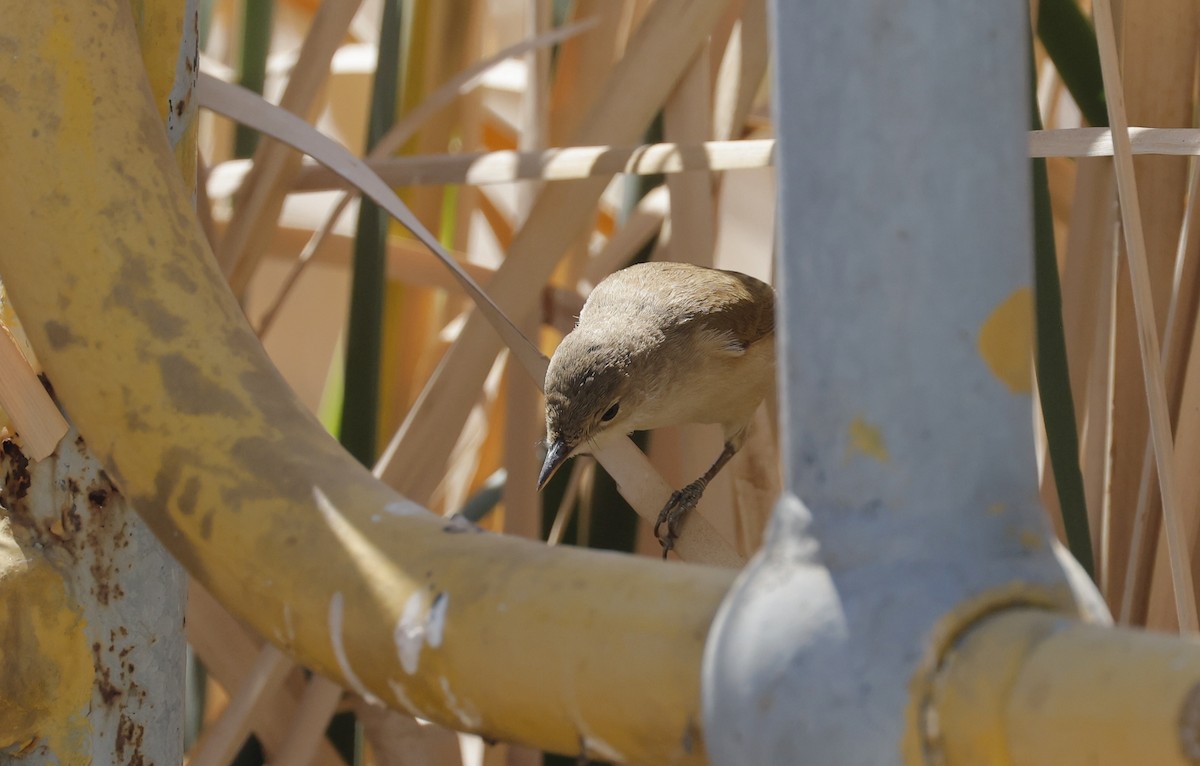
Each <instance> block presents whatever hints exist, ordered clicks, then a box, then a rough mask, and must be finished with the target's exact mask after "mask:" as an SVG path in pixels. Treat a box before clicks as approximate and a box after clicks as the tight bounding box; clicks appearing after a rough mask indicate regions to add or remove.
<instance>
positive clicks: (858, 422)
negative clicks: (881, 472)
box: [845, 415, 892, 463]
mask: <svg viewBox="0 0 1200 766" xmlns="http://www.w3.org/2000/svg"><path fill="white" fill-rule="evenodd" d="M849 436H850V440H849V442H848V443H847V444H846V458H845V459H846V460H849V459H850V458H851V457H853V456H854V455H856V454H858V455H866V456H867V457H869V458H874V459H875V460H878V461H879V462H880V463H887V462H888V461H890V460H891V459H892V456H891V455H890V454H889V453H888V448H887V444H886V443H885V442H884V439H883V431H881V430H879V426H876V425H874V424H873V423H870V422H869V421H867V419H866V418H864V417H862V416H861V415H860V416H858V417H856V418H854V420H852V421H850V427H849Z"/></svg>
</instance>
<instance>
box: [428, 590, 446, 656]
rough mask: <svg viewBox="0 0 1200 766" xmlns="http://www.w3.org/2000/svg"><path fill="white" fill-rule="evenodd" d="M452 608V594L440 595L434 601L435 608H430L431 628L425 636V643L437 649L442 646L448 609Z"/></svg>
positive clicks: (443, 593)
mask: <svg viewBox="0 0 1200 766" xmlns="http://www.w3.org/2000/svg"><path fill="white" fill-rule="evenodd" d="M449 606H450V594H449V593H445V592H442V593H439V594H437V596H436V597H435V598H434V599H433V606H431V607H429V628H428V631H427V632H426V635H425V641H426V642H427V643H428V644H429V645H430V646H432V647H433V648H434V649H437V648H438V647H439V646H441V645H442V635H443V634H444V633H445V630H446V609H447V608H449Z"/></svg>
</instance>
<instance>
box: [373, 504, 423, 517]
mask: <svg viewBox="0 0 1200 766" xmlns="http://www.w3.org/2000/svg"><path fill="white" fill-rule="evenodd" d="M383 510H384V511H386V512H388V513H390V514H392V515H393V516H418V515H421V514H425V513H427V512H426V511H425V510H424V509H422V508H421V506H419V505H417V504H416V503H412V502H409V501H407V500H393V501H391V502H390V503H388V504H386V505H385V506H383Z"/></svg>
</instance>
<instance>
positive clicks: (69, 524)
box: [63, 505, 83, 533]
mask: <svg viewBox="0 0 1200 766" xmlns="http://www.w3.org/2000/svg"><path fill="white" fill-rule="evenodd" d="M63 526H64V527H66V528H67V529H69V530H71V531H72V532H75V533H78V532H79V531H80V530H81V529H83V519H82V518H80V517H79V512H78V511H76V510H75V506H74V505H71V506H70V507H69V508H67V509H66V510H65V511H64V512H63Z"/></svg>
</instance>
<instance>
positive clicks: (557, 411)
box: [538, 330, 642, 489]
mask: <svg viewBox="0 0 1200 766" xmlns="http://www.w3.org/2000/svg"><path fill="white" fill-rule="evenodd" d="M635 373H636V362H635V358H634V355H633V354H632V353H631V351H630V350H629V347H628V346H626V345H625V344H620V343H613V342H611V339H610V338H606V337H604V336H601V335H598V334H594V333H587V332H582V331H580V330H576V331H575V332H572V333H571V334H569V335H567V337H566V338H564V339H563V342H562V343H560V344H559V346H558V348H557V349H556V350H555V352H554V356H552V357H551V359H550V366H549V368H548V369H547V371H546V385H545V391H546V461H545V463H544V464H543V465H542V470H541V473H540V474H539V476H538V489H541V488H542V487H544V486H546V482H548V481H549V480H550V477H551V476H553V475H554V472H555V471H557V470H558V469H559V468H560V467H562V465H563V463H565V462H566V461H567V460H568V459H569V458H571V457H574V456H575V455H578V454H582V453H588V452H591V451H592V450H594V449H595V448H596V447H597V446H598V445H600V444H601V443H603V442H604V441H605V440H606V439H609V438H612V437H613V436H618V435H622V434H626V433H629V432H630V431H633V430H635V428H634V426H633V424H632V422H631V417H632V416H633V414H634V413H635V412H636V411H637V408H638V406H639V403H640V401H641V399H642V397H641V396H640V392H639V391H638V390H637V389H636V387H634V386H632V385H631V381H633V380H636V379H637V375H636V374H635Z"/></svg>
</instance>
